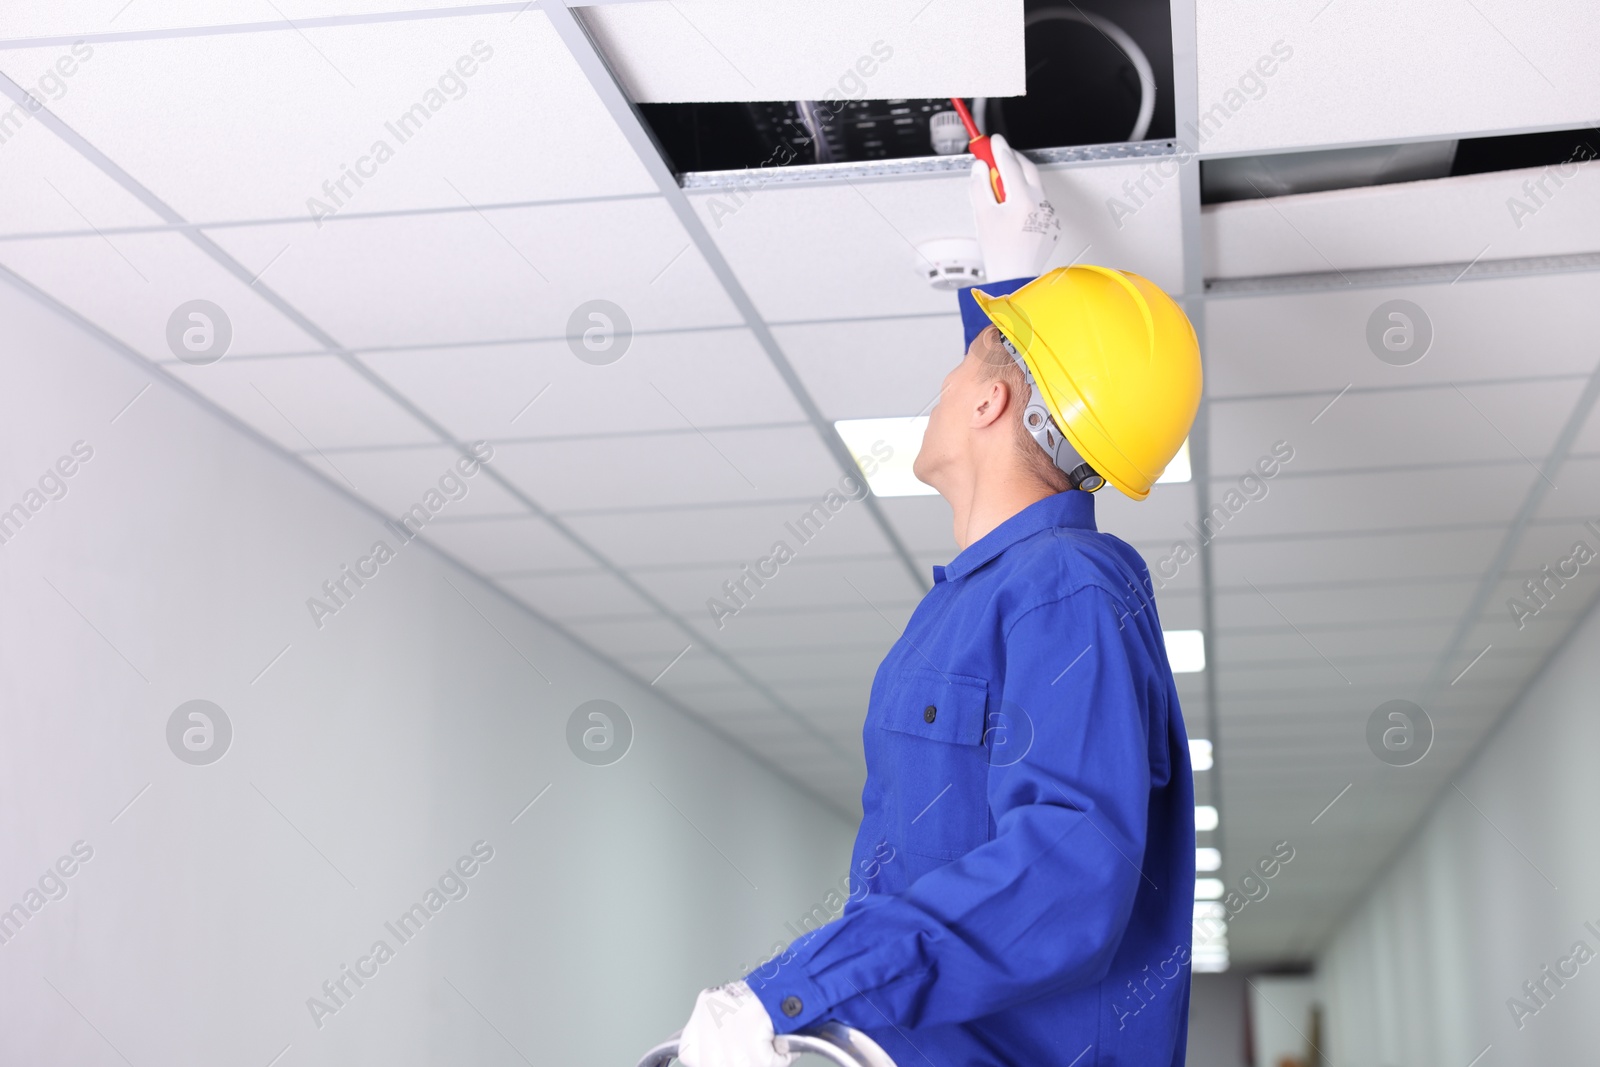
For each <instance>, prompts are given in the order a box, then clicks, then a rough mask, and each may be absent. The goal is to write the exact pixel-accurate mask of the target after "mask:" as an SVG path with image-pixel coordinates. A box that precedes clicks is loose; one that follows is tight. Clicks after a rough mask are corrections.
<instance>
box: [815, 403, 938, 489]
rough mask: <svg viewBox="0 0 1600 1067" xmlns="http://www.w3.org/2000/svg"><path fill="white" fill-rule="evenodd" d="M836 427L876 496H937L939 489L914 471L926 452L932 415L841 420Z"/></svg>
mask: <svg viewBox="0 0 1600 1067" xmlns="http://www.w3.org/2000/svg"><path fill="white" fill-rule="evenodd" d="M833 428H834V429H835V430H837V431H838V432H839V436H840V437H841V438H842V439H843V440H844V443H845V447H846V448H848V449H850V454H851V455H852V456H854V457H855V458H856V466H857V467H859V468H860V470H861V476H862V477H863V478H865V479H866V480H867V485H868V486H870V487H871V489H872V492H873V494H874V495H875V496H933V495H934V494H936V493H937V492H938V491H939V490H937V489H935V488H934V487H933V486H931V485H929V484H927V483H926V482H921V481H918V480H917V476H916V475H915V474H912V473H911V464H912V463H913V462H914V461H915V460H916V458H917V453H918V452H920V451H922V434H923V431H925V430H926V429H927V428H928V416H926V415H911V416H902V417H899V418H891V419H840V420H839V421H838V422H836V423H834V424H833Z"/></svg>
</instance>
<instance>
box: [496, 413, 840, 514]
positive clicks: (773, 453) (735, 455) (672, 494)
mask: <svg viewBox="0 0 1600 1067" xmlns="http://www.w3.org/2000/svg"><path fill="white" fill-rule="evenodd" d="M496 462H498V464H499V469H501V470H502V472H504V474H506V475H507V477H509V478H512V482H515V483H517V485H518V486H520V488H522V490H523V491H526V493H528V494H530V496H533V498H534V499H538V501H539V502H541V504H542V506H544V507H547V509H550V510H555V512H570V510H590V509H594V510H602V512H610V510H616V509H629V510H632V509H640V507H693V506H698V504H730V502H734V504H741V502H755V501H778V499H782V501H787V502H789V504H790V507H792V509H794V512H795V514H802V512H805V510H806V507H810V506H811V504H813V502H818V504H819V506H821V502H822V501H824V498H827V496H829V494H830V493H832V494H834V498H832V499H834V502H835V504H837V506H845V507H848V506H851V502H850V501H848V498H846V494H845V493H843V488H846V486H843V485H842V483H843V480H845V477H843V475H842V474H840V470H838V464H837V462H835V461H834V458H832V456H830V454H829V453H827V450H826V448H824V446H822V443H821V440H818V435H816V430H813V429H811V427H810V426H798V427H787V429H773V430H717V429H710V430H702V432H685V434H651V435H637V437H634V435H630V437H606V438H594V440H589V438H573V440H555V442H536V443H509V445H501V446H499V448H498V459H496ZM858 485H859V483H858Z"/></svg>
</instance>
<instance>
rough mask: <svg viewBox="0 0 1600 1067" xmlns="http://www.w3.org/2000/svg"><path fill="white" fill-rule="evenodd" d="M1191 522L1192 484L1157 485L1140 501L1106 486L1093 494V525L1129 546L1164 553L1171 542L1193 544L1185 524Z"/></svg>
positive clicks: (1193, 505) (1192, 514) (1192, 508)
mask: <svg viewBox="0 0 1600 1067" xmlns="http://www.w3.org/2000/svg"><path fill="white" fill-rule="evenodd" d="M1194 519H1195V486H1194V483H1192V482H1168V483H1166V484H1164V485H1163V484H1160V483H1157V484H1156V485H1154V486H1151V488H1150V495H1149V496H1147V497H1145V498H1144V499H1143V500H1134V499H1132V498H1130V497H1126V496H1123V495H1122V494H1121V493H1120V492H1118V491H1117V490H1116V489H1115V488H1114V487H1112V486H1107V487H1105V488H1104V489H1102V490H1100V491H1099V492H1098V493H1095V494H1094V523H1095V526H1096V527H1097V528H1098V529H1099V530H1100V532H1101V533H1108V534H1111V535H1112V536H1114V537H1118V538H1120V539H1122V540H1124V541H1127V542H1129V543H1130V544H1133V545H1136V546H1140V547H1145V546H1148V547H1150V548H1152V549H1161V550H1165V549H1167V548H1170V547H1171V546H1172V544H1173V542H1175V541H1193V539H1194V534H1193V533H1191V532H1190V531H1189V529H1188V528H1187V526H1186V524H1187V523H1192V522H1194Z"/></svg>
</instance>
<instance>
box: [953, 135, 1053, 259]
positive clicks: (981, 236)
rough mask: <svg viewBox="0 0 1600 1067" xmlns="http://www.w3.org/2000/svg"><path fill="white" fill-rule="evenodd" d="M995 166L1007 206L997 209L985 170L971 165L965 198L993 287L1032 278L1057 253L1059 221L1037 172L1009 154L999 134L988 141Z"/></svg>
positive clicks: (978, 162)
mask: <svg viewBox="0 0 1600 1067" xmlns="http://www.w3.org/2000/svg"><path fill="white" fill-rule="evenodd" d="M989 144H990V147H992V148H993V149H994V163H995V167H996V169H998V170H999V171H1000V182H1001V184H1002V185H1004V186H1005V190H1006V202H1005V203H1003V204H997V203H995V201H994V191H993V189H991V188H990V186H989V165H988V164H987V163H985V162H984V161H983V160H981V159H974V160H973V161H972V176H971V178H970V179H969V182H968V188H967V192H968V194H969V196H970V199H971V200H972V217H973V220H974V221H975V222H976V223H977V224H978V245H979V247H981V248H982V249H983V272H984V276H985V277H986V278H987V279H988V280H989V281H992V282H1003V281H1006V280H1008V279H1010V278H1036V277H1038V276H1039V275H1040V274H1042V273H1044V265H1045V263H1046V262H1047V261H1048V260H1049V259H1050V254H1051V253H1052V252H1054V251H1055V250H1056V241H1057V240H1059V239H1060V237H1061V220H1060V219H1058V218H1056V209H1055V208H1053V207H1051V206H1050V201H1048V200H1046V199H1045V198H1044V187H1043V186H1041V185H1040V184H1039V168H1038V167H1036V166H1034V164H1033V160H1031V159H1028V158H1027V157H1025V156H1019V155H1018V154H1017V153H1016V152H1014V151H1012V148H1011V146H1010V145H1008V144H1006V139H1005V137H1003V136H1002V135H1000V134H998V133H997V134H995V135H994V136H993V137H991V138H989Z"/></svg>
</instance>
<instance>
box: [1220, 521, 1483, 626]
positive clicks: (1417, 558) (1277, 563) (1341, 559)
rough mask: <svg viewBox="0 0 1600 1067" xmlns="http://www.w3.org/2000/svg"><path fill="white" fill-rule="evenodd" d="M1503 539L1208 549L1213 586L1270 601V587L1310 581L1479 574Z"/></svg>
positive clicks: (1335, 540)
mask: <svg viewBox="0 0 1600 1067" xmlns="http://www.w3.org/2000/svg"><path fill="white" fill-rule="evenodd" d="M1502 533H1503V531H1500V530H1496V529H1487V530H1459V531H1455V530H1447V531H1438V532H1434V531H1429V532H1422V533H1397V534H1387V535H1372V536H1345V537H1307V538H1292V539H1285V540H1282V541H1245V542H1238V543H1235V544H1227V543H1226V542H1218V543H1216V544H1215V545H1214V546H1213V555H1214V559H1215V560H1216V581H1217V584H1218V585H1233V586H1239V587H1242V588H1249V585H1248V584H1247V583H1251V582H1253V583H1254V584H1255V585H1256V586H1257V587H1258V588H1260V589H1261V590H1262V591H1263V592H1265V593H1266V594H1267V596H1268V597H1269V598H1270V597H1271V596H1272V588H1271V587H1272V586H1274V585H1284V584H1293V583H1299V582H1304V581H1308V580H1312V579H1315V580H1317V581H1326V582H1339V581H1364V580H1370V579H1375V578H1386V577H1388V578H1398V579H1408V578H1424V577H1447V576H1449V577H1453V576H1457V575H1461V574H1471V573H1474V572H1477V573H1482V571H1483V569H1484V568H1485V567H1487V566H1488V565H1489V560H1490V558H1491V557H1492V556H1493V555H1494V551H1495V549H1496V548H1497V547H1499V544H1500V540H1501V537H1502ZM1377 610H1379V611H1381V610H1382V609H1381V607H1380V608H1378V609H1377ZM1296 621H1299V620H1296Z"/></svg>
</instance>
